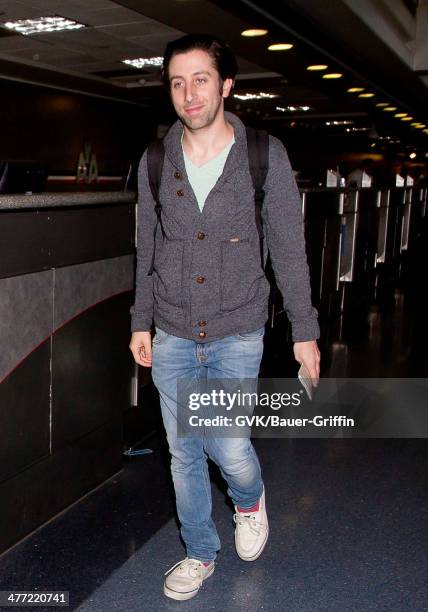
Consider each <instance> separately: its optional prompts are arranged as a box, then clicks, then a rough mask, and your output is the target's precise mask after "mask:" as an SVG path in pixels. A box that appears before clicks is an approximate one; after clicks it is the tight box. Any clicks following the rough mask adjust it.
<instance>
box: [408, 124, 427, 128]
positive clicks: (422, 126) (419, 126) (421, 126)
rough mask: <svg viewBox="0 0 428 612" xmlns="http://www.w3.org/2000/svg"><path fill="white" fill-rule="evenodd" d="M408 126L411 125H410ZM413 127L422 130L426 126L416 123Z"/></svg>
mask: <svg viewBox="0 0 428 612" xmlns="http://www.w3.org/2000/svg"><path fill="white" fill-rule="evenodd" d="M410 125H413V124H412V123H411V124H410ZM415 127H417V128H419V129H421V130H422V129H423V128H426V125H425V123H418V124H417V125H416V126H415Z"/></svg>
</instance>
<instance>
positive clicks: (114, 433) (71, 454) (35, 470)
mask: <svg viewBox="0 0 428 612" xmlns="http://www.w3.org/2000/svg"><path fill="white" fill-rule="evenodd" d="M121 466H122V419H121V415H120V414H117V415H116V416H115V417H114V418H113V419H111V420H110V421H108V422H107V423H105V424H104V425H103V426H102V427H100V428H98V429H96V430H95V431H93V432H91V433H90V434H88V435H87V436H84V437H83V438H80V439H79V440H76V441H75V442H74V443H73V445H71V444H69V445H67V446H65V447H64V448H62V449H61V450H60V451H58V452H57V453H55V455H52V456H50V457H46V458H44V459H42V460H41V461H39V462H38V463H36V464H34V465H33V466H31V467H29V468H28V469H27V470H24V471H23V472H21V473H20V474H19V475H17V476H16V477H15V478H10V479H8V480H6V481H5V482H3V483H0V499H1V504H0V525H1V526H2V528H1V529H0V552H3V551H4V550H6V549H7V548H9V547H10V546H13V545H14V544H15V543H16V542H18V541H19V540H20V539H21V538H23V537H24V536H26V535H27V534H28V533H29V532H31V531H32V530H34V529H35V528H36V527H38V526H39V525H42V524H43V523H44V522H46V521H47V520H49V519H50V518H52V517H53V516H55V514H57V513H58V512H60V511H61V510H63V509H64V508H66V507H67V506H69V505H70V504H72V503H73V502H75V501H76V500H77V499H79V497H81V496H82V495H84V494H85V493H87V492H89V491H91V490H92V489H93V488H94V487H96V486H97V485H99V484H100V483H102V482H103V481H104V480H106V479H107V478H109V477H110V476H112V475H113V474H114V473H115V472H118V471H119V470H120V469H121ZM58 546H61V542H59V543H58Z"/></svg>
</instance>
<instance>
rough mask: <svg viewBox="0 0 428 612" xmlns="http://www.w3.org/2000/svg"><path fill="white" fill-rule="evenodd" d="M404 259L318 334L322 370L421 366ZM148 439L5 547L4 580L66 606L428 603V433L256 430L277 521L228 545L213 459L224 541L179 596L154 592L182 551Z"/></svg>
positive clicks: (424, 358) (414, 292) (414, 369)
mask: <svg viewBox="0 0 428 612" xmlns="http://www.w3.org/2000/svg"><path fill="white" fill-rule="evenodd" d="M424 253H425V254H426V252H425V251H424ZM424 262H425V263H424ZM411 263H412V266H411V267H410V269H411V270H412V273H409V272H408V273H407V274H406V275H405V276H404V277H403V278H402V280H401V281H400V283H399V284H397V286H396V287H395V289H394V291H392V292H390V293H389V294H388V292H387V293H386V294H385V295H386V297H387V298H388V295H389V299H385V300H384V299H381V298H379V300H378V303H377V304H376V305H375V306H374V307H373V308H372V309H371V312H370V314H369V316H368V318H367V317H361V316H353V318H351V319H350V320H348V321H346V324H345V326H344V328H343V333H342V337H341V339H338V337H337V335H336V338H335V339H334V342H333V341H331V342H330V343H329V344H328V346H326V347H325V350H326V351H327V357H328V358H327V359H326V363H327V364H328V369H327V370H326V371H325V374H331V375H338V376H392V377H400V376H404V377H411V376H420V377H428V342H427V340H428V332H427V330H428V326H427V324H426V320H425V316H426V312H427V305H428V304H427V301H426V298H423V295H422V293H421V291H420V283H421V282H422V279H423V278H424V277H423V276H421V274H422V272H423V271H424V270H425V264H426V259H422V260H421V261H420V262H419V263H418V262H417V261H415V262H411ZM425 276H426V273H425ZM424 282H425V281H424ZM424 315H425V316H424ZM149 443H150V445H151V446H152V448H153V450H154V452H153V453H152V454H150V455H145V456H142V457H137V458H133V459H131V460H129V461H128V462H127V463H126V464H125V466H124V469H123V471H122V472H121V473H119V474H118V475H116V476H115V477H114V478H113V479H111V480H110V481H109V482H107V483H106V484H105V485H103V486H102V487H100V488H99V489H98V490H96V491H95V492H93V493H92V494H91V495H89V496H87V497H86V498H85V499H83V500H82V501H80V502H79V503H78V504H76V505H74V506H73V507H72V508H70V509H69V510H68V511H66V512H64V513H63V514H62V515H60V516H59V517H57V518H56V519H55V520H54V521H52V522H50V523H49V524H48V525H46V526H45V527H44V528H42V529H40V530H39V531H38V532H37V533H35V534H34V535H33V536H31V537H30V538H27V539H26V540H25V541H24V542H22V543H21V544H20V545H18V546H16V547H15V548H14V549H13V550H12V551H10V552H9V553H7V554H6V555H4V556H3V557H2V558H1V559H0V589H27V590H35V589H38V590H48V589H55V590H61V589H64V590H69V591H70V607H71V609H72V610H81V611H84V612H107V611H109V610H119V611H121V612H122V611H123V612H125V611H126V612H137V611H138V612H140V611H141V612H150V611H153V612H158V611H162V610H182V611H184V610H185V611H186V612H187V611H192V610H195V611H196V610H198V611H199V610H200V611H205V610H221V611H224V612H229V611H230V612H232V611H235V610H236V611H242V612H244V611H245V612H253V611H254V612H255V611H259V610H260V611H261V610H265V611H269V612H272V611H277V610H279V611H284V612H285V611H287V612H318V611H320V612H321V611H325V612H353V611H358V612H369V611H370V612H371V611H384V612H401V611H402V612H405V611H406V612H407V611H412V612H416V611H423V610H428V585H427V576H428V554H427V542H428V504H427V498H428V493H427V491H428V445H427V444H426V441H425V440H418V439H414V440H399V439H395V440H388V439H384V440H382V439H379V440H376V439H372V440H362V439H360V440H356V439H354V440H353V439H335V440H317V439H312V440H309V439H306V440H304V439H288V440H278V439H264V440H262V439H259V440H256V441H255V446H256V449H257V451H258V454H259V457H260V460H261V463H262V466H263V472H264V479H265V485H266V491H267V500H268V510H269V516H270V525H271V532H270V533H271V535H270V539H269V543H268V546H267V548H266V550H265V553H264V554H263V555H262V557H261V558H260V559H259V560H258V561H256V562H253V563H245V562H243V561H241V560H240V559H239V558H238V557H237V555H236V553H235V552H234V546H233V522H232V508H231V506H230V504H229V503H228V502H227V501H226V497H225V492H224V485H223V483H222V482H221V480H220V478H219V476H218V474H217V472H216V470H215V469H214V468H212V473H213V480H214V484H213V498H214V499H213V502H214V518H215V521H216V524H217V527H218V530H219V534H220V537H221V540H222V551H221V553H220V555H219V557H218V562H217V566H216V571H215V573H214V575H213V576H212V577H211V578H210V579H209V580H207V582H206V583H205V584H204V586H203V588H202V589H201V592H200V593H199V594H198V596H197V597H196V598H195V599H193V600H191V601H189V602H183V603H179V602H174V601H172V600H169V599H167V598H166V597H164V595H163V593H162V584H163V573H164V572H165V571H166V570H167V569H168V568H169V567H170V566H171V565H173V564H174V563H175V562H176V561H177V560H179V559H180V558H182V557H183V556H184V554H183V548H182V546H181V544H180V541H179V537H178V530H177V524H176V521H175V519H174V510H173V496H172V491H171V485H170V478H169V473H168V454H167V452H166V449H165V444H164V442H163V440H162V437H160V438H158V437H154V438H152V439H151V440H150V441H149ZM1 528H7V526H4V525H3V526H1ZM40 609H41V608H38V610H40ZM46 609H49V608H46ZM50 609H52V608H50Z"/></svg>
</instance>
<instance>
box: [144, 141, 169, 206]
mask: <svg viewBox="0 0 428 612" xmlns="http://www.w3.org/2000/svg"><path fill="white" fill-rule="evenodd" d="M164 157H165V149H164V146H163V140H161V139H159V140H154V141H153V142H151V143H150V144H149V146H148V148H147V172H148V177H149V184H150V191H151V192H152V196H153V199H154V201H155V202H156V203H158V202H159V187H160V182H161V178H162V170H163V160H164Z"/></svg>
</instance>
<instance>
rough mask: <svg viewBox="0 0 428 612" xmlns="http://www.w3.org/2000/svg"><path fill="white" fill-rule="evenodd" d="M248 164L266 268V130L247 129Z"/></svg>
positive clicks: (267, 150) (267, 142) (267, 160)
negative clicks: (263, 211)
mask: <svg viewBox="0 0 428 612" xmlns="http://www.w3.org/2000/svg"><path fill="white" fill-rule="evenodd" d="M246 132H247V148H248V163H249V166H250V174H251V179H252V181H253V186H254V204H255V219H256V226H257V231H258V233H259V238H260V257H261V260H262V267H263V268H264V267H265V266H264V255H263V237H264V235H263V223H262V207H263V201H264V198H265V191H264V185H265V182H266V177H267V173H268V170H269V134H268V133H267V132H265V131H264V130H255V129H254V128H250V127H247V128H246Z"/></svg>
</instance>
